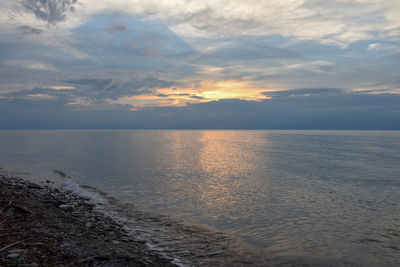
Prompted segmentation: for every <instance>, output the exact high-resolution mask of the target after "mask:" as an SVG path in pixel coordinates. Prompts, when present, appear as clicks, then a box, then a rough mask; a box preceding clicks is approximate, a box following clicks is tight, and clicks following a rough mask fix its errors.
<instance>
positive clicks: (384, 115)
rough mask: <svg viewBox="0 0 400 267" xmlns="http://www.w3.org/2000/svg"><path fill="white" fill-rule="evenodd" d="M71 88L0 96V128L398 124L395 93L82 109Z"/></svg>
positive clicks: (381, 126) (387, 126)
mask: <svg viewBox="0 0 400 267" xmlns="http://www.w3.org/2000/svg"><path fill="white" fill-rule="evenodd" d="M73 91H74V90H65V91H62V90H61V91H60V90H52V89H49V88H36V89H34V90H32V91H31V92H28V91H26V92H24V93H25V94H27V95H36V96H37V97H25V95H23V94H21V95H20V96H18V97H17V95H16V94H14V95H13V98H0V128H2V129H10V128H25V129H29V128H36V129H37V128H47V129H49V128H50V129H59V128H62V129H76V128H81V129H100V128H101V129H204V128H207V129H400V128H399V125H400V117H399V116H398V110H399V108H398V106H399V105H398V103H399V102H400V95H396V94H385V93H384V94H375V95H371V94H360V93H346V94H333V95H326V94H320V95H313V96H310V97H293V98H288V97H277V98H272V99H268V100H264V101H261V102H257V101H247V100H239V99H224V100H218V101H211V102H203V103H197V104H189V105H187V106H183V107H173V106H164V107H153V108H148V109H140V110H137V111H131V110H129V109H128V108H129V107H127V106H124V105H114V106H112V108H111V109H105V108H103V109H101V110H99V109H91V108H89V109H82V108H81V109H79V108H77V106H76V105H68V103H70V97H71V95H70V93H72V92H73ZM43 95H49V96H51V97H47V98H44V97H43ZM55 96H57V97H55ZM165 104H167V103H165ZM99 105H100V104H99Z"/></svg>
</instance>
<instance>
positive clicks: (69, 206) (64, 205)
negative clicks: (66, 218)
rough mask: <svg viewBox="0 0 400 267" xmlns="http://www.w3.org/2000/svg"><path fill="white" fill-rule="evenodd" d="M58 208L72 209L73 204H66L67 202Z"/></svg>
mask: <svg viewBox="0 0 400 267" xmlns="http://www.w3.org/2000/svg"><path fill="white" fill-rule="evenodd" d="M58 207H59V208H60V209H62V210H65V211H71V210H74V206H72V205H67V204H62V205H60V206H58Z"/></svg>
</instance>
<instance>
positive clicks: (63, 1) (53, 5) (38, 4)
mask: <svg viewBox="0 0 400 267" xmlns="http://www.w3.org/2000/svg"><path fill="white" fill-rule="evenodd" d="M76 2H77V0H24V1H22V2H21V4H22V7H23V8H24V9H25V10H26V11H28V12H31V13H33V14H34V15H35V16H36V17H37V18H38V19H40V20H42V21H45V22H48V23H50V24H54V23H57V22H60V21H62V20H64V19H65V17H66V15H67V14H68V13H70V12H73V11H74V4H75V3H76Z"/></svg>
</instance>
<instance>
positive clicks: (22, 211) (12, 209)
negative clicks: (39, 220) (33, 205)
mask: <svg viewBox="0 0 400 267" xmlns="http://www.w3.org/2000/svg"><path fill="white" fill-rule="evenodd" d="M8 212H12V213H14V214H15V213H19V214H24V215H27V214H29V213H31V212H30V211H29V210H28V209H27V208H25V207H20V206H13V207H9V208H8Z"/></svg>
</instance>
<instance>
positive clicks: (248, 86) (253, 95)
mask: <svg viewBox="0 0 400 267" xmlns="http://www.w3.org/2000/svg"><path fill="white" fill-rule="evenodd" d="M266 90H267V89H265V88H258V87H256V86H254V85H253V84H252V83H251V82H249V81H237V80H224V81H202V82H200V83H199V84H191V85H189V86H188V87H186V88H184V87H182V88H179V87H168V88H160V89H158V90H157V91H156V92H155V94H146V95H132V96H124V97H121V98H119V99H117V100H111V99H109V100H108V102H109V103H112V104H125V105H131V106H132V110H138V109H142V108H147V107H159V106H186V105H187V104H189V103H201V102H208V101H213V100H221V99H232V98H237V99H243V100H253V101H260V100H262V99H266V98H268V97H266V96H265V95H263V94H262V93H261V92H263V91H266Z"/></svg>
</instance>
